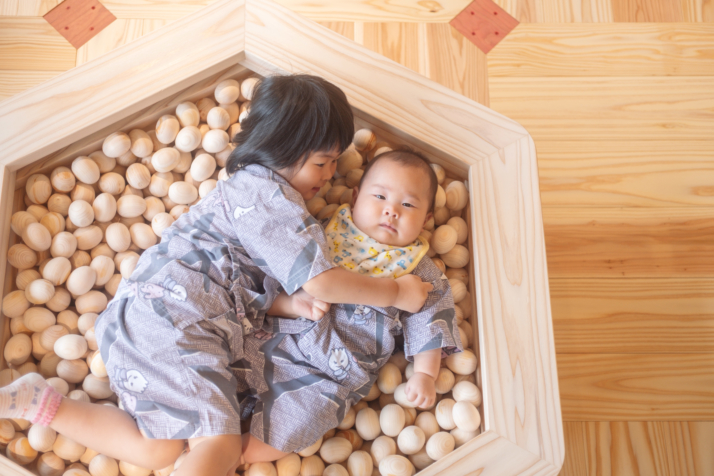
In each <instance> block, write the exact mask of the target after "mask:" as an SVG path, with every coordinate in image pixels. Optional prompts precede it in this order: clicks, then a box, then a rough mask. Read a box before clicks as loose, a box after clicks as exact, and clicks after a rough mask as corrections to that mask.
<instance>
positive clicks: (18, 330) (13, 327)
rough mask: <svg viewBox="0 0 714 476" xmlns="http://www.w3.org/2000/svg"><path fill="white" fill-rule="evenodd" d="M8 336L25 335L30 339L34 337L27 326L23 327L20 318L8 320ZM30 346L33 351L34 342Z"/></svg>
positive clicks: (23, 321)
mask: <svg viewBox="0 0 714 476" xmlns="http://www.w3.org/2000/svg"><path fill="white" fill-rule="evenodd" d="M10 334H12V335H15V334H27V335H28V336H30V337H34V333H33V332H32V331H31V330H30V329H28V328H27V326H25V319H23V318H22V317H15V318H12V319H10ZM32 346H33V351H34V346H35V343H34V340H33V343H32Z"/></svg>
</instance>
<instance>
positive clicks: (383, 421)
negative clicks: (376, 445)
mask: <svg viewBox="0 0 714 476" xmlns="http://www.w3.org/2000/svg"><path fill="white" fill-rule="evenodd" d="M404 418H405V417H404V410H403V409H402V407H400V406H399V405H397V404H395V403H392V404H389V405H387V406H385V407H384V408H382V412H381V413H380V414H379V426H380V427H381V428H382V432H383V433H384V434H385V435H387V436H397V435H399V433H400V432H401V431H402V429H404Z"/></svg>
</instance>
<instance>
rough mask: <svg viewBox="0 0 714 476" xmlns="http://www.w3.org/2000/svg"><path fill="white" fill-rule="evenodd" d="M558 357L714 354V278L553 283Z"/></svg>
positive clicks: (577, 280) (551, 281)
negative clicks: (625, 354) (585, 354)
mask: <svg viewBox="0 0 714 476" xmlns="http://www.w3.org/2000/svg"><path fill="white" fill-rule="evenodd" d="M550 297H551V303H552V306H553V331H554V335H555V349H556V352H557V354H558V356H559V357H560V356H562V354H567V353H576V354H579V353H651V354H654V353H662V354H666V353H709V352H714V314H712V309H714V278H711V277H706V278H700V279H695V278H679V279H677V278H613V279H599V278H582V279H573V278H568V279H560V278H551V280H550Z"/></svg>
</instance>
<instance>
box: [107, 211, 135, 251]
mask: <svg viewBox="0 0 714 476" xmlns="http://www.w3.org/2000/svg"><path fill="white" fill-rule="evenodd" d="M142 200H143V199H142ZM105 236H106V239H107V245H109V247H110V248H111V249H112V250H114V251H116V252H121V251H126V250H128V249H129V246H131V234H130V233H129V228H127V227H126V225H124V224H123V223H112V224H111V225H109V226H108V227H107V231H106V233H105Z"/></svg>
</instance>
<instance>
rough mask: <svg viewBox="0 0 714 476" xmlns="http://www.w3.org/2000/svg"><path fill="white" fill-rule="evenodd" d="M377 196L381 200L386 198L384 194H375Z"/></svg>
mask: <svg viewBox="0 0 714 476" xmlns="http://www.w3.org/2000/svg"><path fill="white" fill-rule="evenodd" d="M375 198H377V199H379V200H385V198H384V195H379V194H377V195H375Z"/></svg>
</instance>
